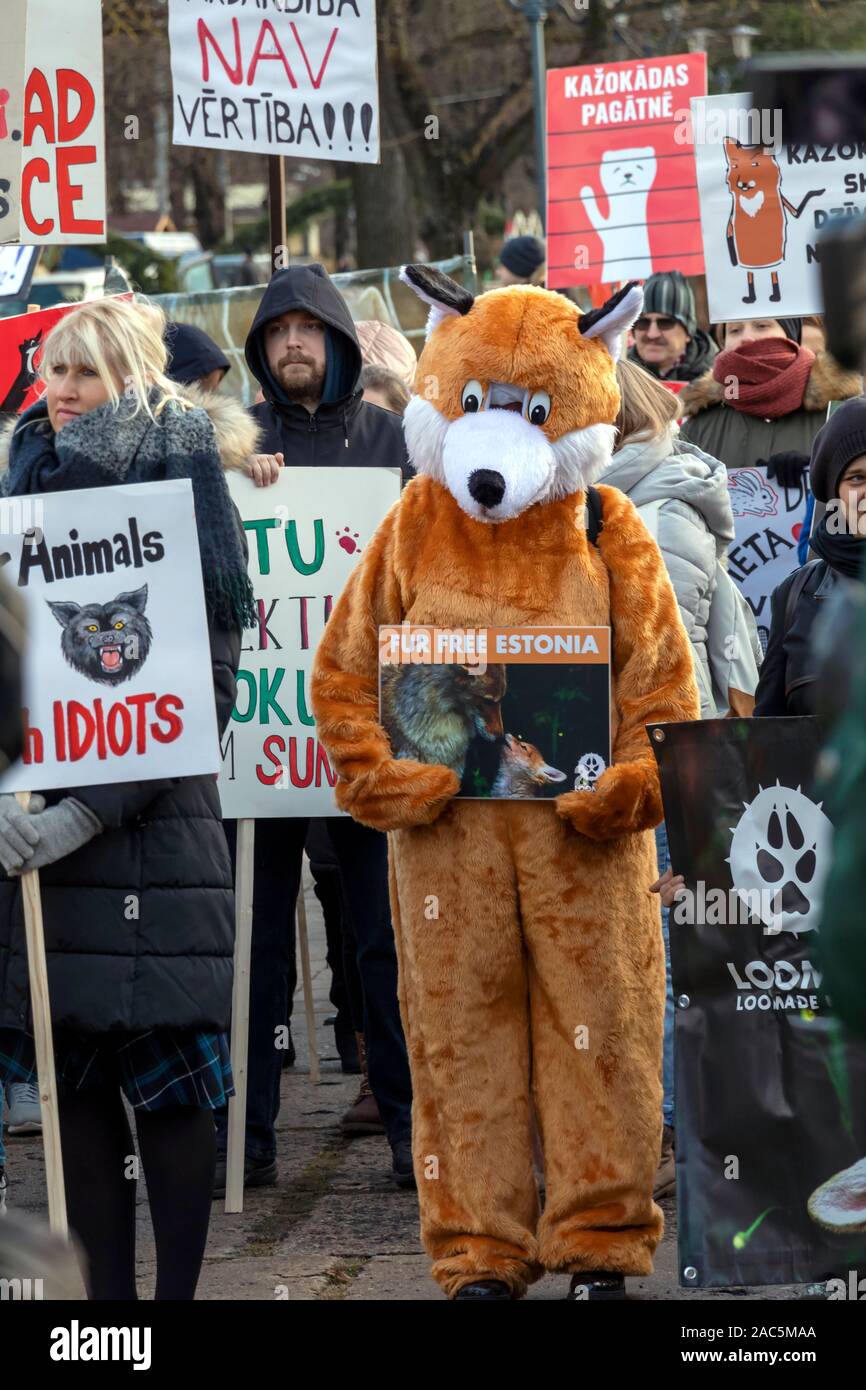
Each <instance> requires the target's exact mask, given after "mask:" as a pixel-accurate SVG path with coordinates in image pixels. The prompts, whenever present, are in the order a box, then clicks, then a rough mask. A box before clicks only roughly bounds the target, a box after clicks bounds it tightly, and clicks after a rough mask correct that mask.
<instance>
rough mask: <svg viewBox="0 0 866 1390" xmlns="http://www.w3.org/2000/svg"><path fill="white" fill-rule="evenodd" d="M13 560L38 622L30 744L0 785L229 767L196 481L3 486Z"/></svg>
mask: <svg viewBox="0 0 866 1390" xmlns="http://www.w3.org/2000/svg"><path fill="white" fill-rule="evenodd" d="M0 566H2V568H3V574H4V575H5V577H6V579H7V581H8V582H9V583H10V584H14V585H16V586H17V588H18V592H19V593H20V594H21V596H22V598H24V599H25V600H26V603H27V609H28V612H27V620H28V623H29V641H28V644H27V650H26V652H25V661H24V711H23V723H24V752H23V755H22V759H21V761H20V762H18V763H15V764H14V765H13V766H12V767H11V768H9V769H8V771H7V772H6V773H5V775H4V776H3V778H2V780H0V792H3V793H5V792H12V791H39V790H43V789H46V788H62V787H75V786H93V785H95V784H97V783H107V782H131V781H147V780H149V779H151V778H155V777H188V776H193V775H195V774H199V773H214V772H216V771H217V769H218V767H219V741H218V735H217V723H216V707H215V703H214V691H213V676H212V674H211V660H210V643H209V641H208V631H207V617H206V614H205V604H204V590H203V586H202V580H201V561H200V559H199V549H198V533H197V531H196V526H195V516H194V513H193V501H192V484H191V483H190V482H189V480H188V479H181V480H176V481H173V482H162V483H136V484H129V485H122V486H119V487H111V488H85V489H82V490H81V491H80V492H51V493H43V494H38V495H36V496H26V497H8V498H2V499H0Z"/></svg>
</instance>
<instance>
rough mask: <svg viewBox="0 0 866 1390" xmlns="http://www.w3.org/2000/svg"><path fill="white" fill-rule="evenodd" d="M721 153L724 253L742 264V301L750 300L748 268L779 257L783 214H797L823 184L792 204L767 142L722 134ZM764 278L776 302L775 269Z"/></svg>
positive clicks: (767, 266)
mask: <svg viewBox="0 0 866 1390" xmlns="http://www.w3.org/2000/svg"><path fill="white" fill-rule="evenodd" d="M725 159H726V161H727V166H728V167H727V174H726V182H727V185H728V189H729V190H730V193H731V197H732V199H733V208H732V210H731V215H730V217H729V218H728V226H727V233H726V235H727V241H728V254H729V255H730V258H731V265H734V266H737V265H739V266H742V267H743V269H744V270H745V271H747V273H748V290H749V292H748V294H746V295H743V303H744V304H754V302H755V276H754V271H756V270H769V269H770V267H771V266H776V265H781V264H782V262H783V261H784V259H785V241H786V236H787V226H788V221H787V216H786V214H787V213H790V214H791V216H792V217H799V216H800V213H801V212H802V211H803V209H804V207H805V206H806V204H807V203H808V201H809V199H810V198H818V197H820V195H821V194H822V193H823V192H824V189H823V188H813V189H810V191H809V192H808V193H807V194H806V196H805V197H804V198H803V201H802V202H801V203H800V206H799V207H796V208H795V207H794V205H793V203H789V202H788V199H787V198H786V197H785V195H784V194H783V192H782V171H781V169H780V168H779V165H778V163H777V161H776V156H775V154H774V153H773V150H772V148H771V147H769V146H765V145H741V144H740V142H739V140H734V139H732V138H731V137H728V139H726V140H725ZM770 279H771V282H772V287H773V288H772V293H771V294H770V303H771V304H778V302H779V300H780V299H781V297H782V291H781V288H780V286H779V273H778V271H776V270H773V271H771V275H770Z"/></svg>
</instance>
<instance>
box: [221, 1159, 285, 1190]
mask: <svg viewBox="0 0 866 1390" xmlns="http://www.w3.org/2000/svg"><path fill="white" fill-rule="evenodd" d="M226 1162H227V1160H226V1156H225V1154H217V1161H216V1172H215V1173H214V1180H213V1195H214V1196H215V1197H224V1196H225V1195H226ZM276 1181H277V1160H276V1159H275V1158H250V1157H249V1155H247V1157H246V1158H245V1159H244V1187H273V1186H274V1184H275V1183H276Z"/></svg>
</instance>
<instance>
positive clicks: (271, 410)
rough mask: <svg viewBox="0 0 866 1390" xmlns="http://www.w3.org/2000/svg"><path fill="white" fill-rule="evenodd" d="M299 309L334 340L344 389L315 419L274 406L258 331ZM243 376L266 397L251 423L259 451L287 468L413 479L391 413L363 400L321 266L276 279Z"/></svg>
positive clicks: (345, 331)
mask: <svg viewBox="0 0 866 1390" xmlns="http://www.w3.org/2000/svg"><path fill="white" fill-rule="evenodd" d="M292 309H304V310H306V311H307V313H310V314H313V315H314V316H315V317H316V318H317V319H320V320H321V321H322V323H325V324H327V326H328V327H329V328H331V329H333V330H334V331H335V333H339V334H340V335H341V337H342V340H343V344H342V346H343V352H344V354H345V357H346V361H347V368H348V370H347V377H348V379H349V382H350V383H351V384H350V385H348V387H347V391H346V393H345V394H344V395H342V396H340V397H339V398H338V399H336V400H334V401H323V402H322V403H321V404H320V405H319V407H318V409H317V410H316V411H315V412H314V414H312V415H311V414H310V413H309V412H308V411H307V410H306V408H305V407H304V406H302V405H295V404H293V403H290V404H286V405H283V404H280V403H279V402H278V401H277V400H276V399H275V398H274V390H273V383H272V381H271V379H270V374H269V372H268V370H267V358H266V357H265V352H264V346H263V344H262V340H261V333H262V329H263V327H264V325H265V324H266V323H267V322H268V320H269V319H273V318H276V317H277V315H278V314H284V313H288V312H289V311H290V310H292ZM245 355H246V359H247V363H248V365H249V369H250V371H251V372H252V374H253V376H254V377H255V378H256V380H257V381H258V382H259V384H260V386H261V388H262V391H263V392H264V395H265V400H264V402H263V403H261V404H260V405H255V406H253V407H252V415H253V417H254V419H255V421H256V423H257V424H258V425H259V426H260V428H261V430H262V439H261V443H260V446H259V447H260V449H261V450H262V451H263V452H267V453H278V452H281V453H282V454H283V455H284V461H285V465H286V467H293V466H294V467H304V468H310V467H313V466H315V465H317V464H319V465H322V466H324V467H328V468H353V467H354V468H399V469H400V470H401V472H402V475H403V481H404V482H406V481H408V479H409V478H411V477H413V476H414V472H415V470H414V469H413V468H412V465H411V464H410V463H409V457H408V454H407V453H406V444H405V441H404V439H403V423H402V421H401V419H400V416H399V415H396V414H394V412H393V411H390V410H383V409H382V408H381V407H380V406H377V405H371V404H370V403H369V402H367V401H365V400H364V399H363V388H362V386H361V366H362V361H361V347H360V344H359V342H358V335H357V333H356V332H355V325H354V323H353V322H352V316H351V314H350V313H349V310H348V308H347V306H346V302H345V300H344V299H343V298H342V296H341V295H340V293H339V291H338V290H337V289H336V287H335V286H334V285H333V284H332V282H331V281H330V279H329V278H328V276H327V275H326V274H325V272H324V270H323V269H322V267H321V266H318V265H315V266H292V267H291V268H290V269H288V270H281V271H278V272H277V274H276V275H275V276H274V277H273V279H272V280H271V282H270V284H269V285H268V287H267V289H266V290H265V293H264V295H263V297H262V301H261V304H260V305H259V307H258V311H257V313H256V316H255V318H254V319H253V323H252V327H251V328H250V331H249V335H248V337H247V342H246V354H245Z"/></svg>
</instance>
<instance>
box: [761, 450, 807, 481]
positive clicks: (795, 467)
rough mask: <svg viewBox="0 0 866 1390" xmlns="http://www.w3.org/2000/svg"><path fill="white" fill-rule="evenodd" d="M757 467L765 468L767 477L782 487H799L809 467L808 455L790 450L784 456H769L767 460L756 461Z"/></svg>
mask: <svg viewBox="0 0 866 1390" xmlns="http://www.w3.org/2000/svg"><path fill="white" fill-rule="evenodd" d="M757 466H758V467H759V468H766V470H767V477H768V478H775V479H776V481H777V482H778V483H780V484H781V486H782V487H799V486H800V483H801V482H802V481H803V474H804V473H805V471H806V469H807V468H808V467H809V455H808V454H801V453H800V452H799V451H798V450H797V449H792V450H790V452H789V453H786V454H771V455H770V457H769V458H768V459H758V460H757Z"/></svg>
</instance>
